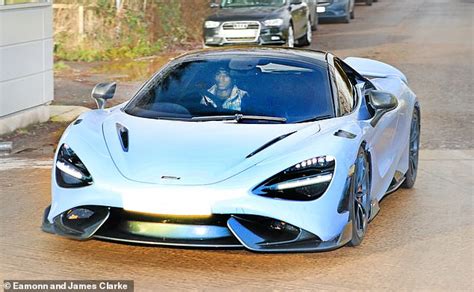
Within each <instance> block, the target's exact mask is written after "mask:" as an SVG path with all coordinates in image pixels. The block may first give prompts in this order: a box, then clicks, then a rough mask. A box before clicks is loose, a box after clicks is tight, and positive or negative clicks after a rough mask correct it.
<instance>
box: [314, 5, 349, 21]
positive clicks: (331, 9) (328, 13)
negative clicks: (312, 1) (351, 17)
mask: <svg viewBox="0 0 474 292" xmlns="http://www.w3.org/2000/svg"><path fill="white" fill-rule="evenodd" d="M347 6H348V3H347V2H345V1H343V2H333V3H331V4H329V5H324V6H322V7H324V12H320V13H318V19H320V20H323V21H324V20H338V19H342V18H345V17H346V16H347V15H348V13H349V11H348V9H347Z"/></svg>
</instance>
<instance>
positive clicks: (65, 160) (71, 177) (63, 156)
mask: <svg viewBox="0 0 474 292" xmlns="http://www.w3.org/2000/svg"><path fill="white" fill-rule="evenodd" d="M56 181H57V183H58V185H59V186H60V187H63V188H78V187H85V186H88V185H90V184H92V177H91V175H90V173H89V171H88V170H87V168H86V167H85V165H84V163H82V161H81V160H80V159H79V157H78V156H77V155H76V153H74V151H73V150H72V149H71V148H70V147H69V146H68V145H67V144H63V145H61V148H60V149H59V152H58V158H57V159H56Z"/></svg>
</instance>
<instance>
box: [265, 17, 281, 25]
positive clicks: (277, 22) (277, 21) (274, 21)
mask: <svg viewBox="0 0 474 292" xmlns="http://www.w3.org/2000/svg"><path fill="white" fill-rule="evenodd" d="M263 24H264V25H265V26H282V25H283V19H281V18H276V19H267V20H265V21H264V22H263Z"/></svg>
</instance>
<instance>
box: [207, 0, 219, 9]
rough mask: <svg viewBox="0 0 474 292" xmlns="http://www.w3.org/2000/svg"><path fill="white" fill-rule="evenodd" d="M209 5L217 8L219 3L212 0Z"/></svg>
mask: <svg viewBox="0 0 474 292" xmlns="http://www.w3.org/2000/svg"><path fill="white" fill-rule="evenodd" d="M209 7H211V8H213V9H214V8H219V4H217V3H216V2H215V1H212V2H211V4H209Z"/></svg>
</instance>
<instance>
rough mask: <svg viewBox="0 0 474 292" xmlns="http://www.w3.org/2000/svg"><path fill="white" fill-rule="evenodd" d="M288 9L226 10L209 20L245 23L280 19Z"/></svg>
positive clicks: (246, 8) (248, 8)
mask: <svg viewBox="0 0 474 292" xmlns="http://www.w3.org/2000/svg"><path fill="white" fill-rule="evenodd" d="M285 9H286V7H245V8H224V9H219V10H218V11H217V12H216V13H214V14H212V15H210V16H209V17H208V18H207V20H212V21H221V22H223V21H243V20H257V21H262V20H265V19H269V18H273V17H278V16H279V15H280V14H281V13H282V12H283V11H284V10H285Z"/></svg>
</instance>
